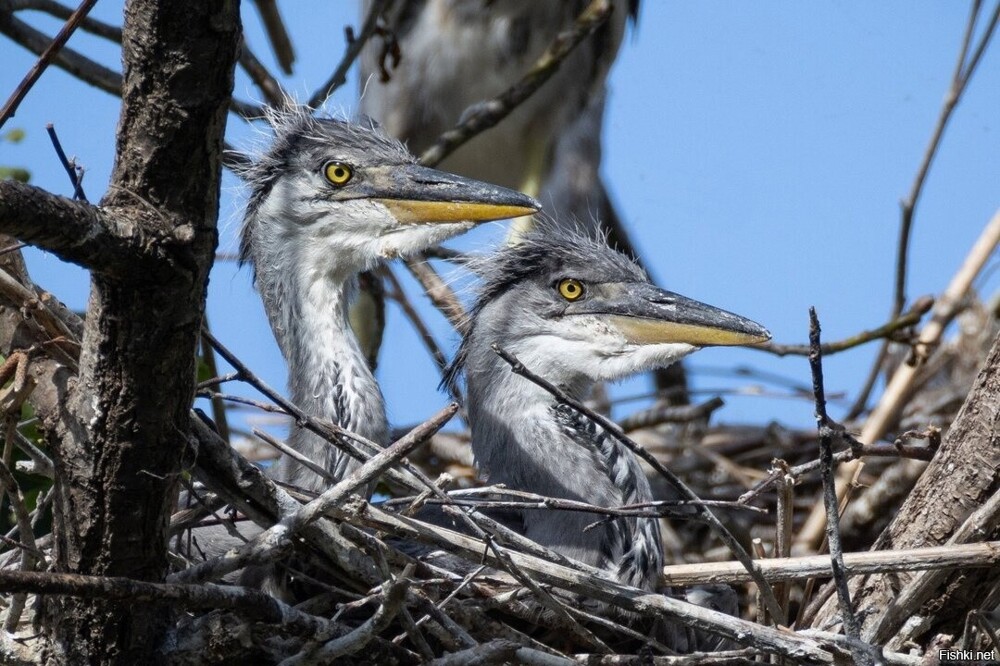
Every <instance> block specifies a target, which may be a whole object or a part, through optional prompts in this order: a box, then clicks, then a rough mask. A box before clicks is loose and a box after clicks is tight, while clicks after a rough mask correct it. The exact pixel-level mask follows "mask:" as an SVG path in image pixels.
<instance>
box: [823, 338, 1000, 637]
mask: <svg viewBox="0 0 1000 666" xmlns="http://www.w3.org/2000/svg"><path fill="white" fill-rule="evenodd" d="M998 470H1000V337H998V338H997V339H996V340H995V341H994V343H993V347H992V349H991V350H990V354H989V357H988V358H987V359H986V363H985V364H984V365H983V368H982V369H981V370H980V372H979V375H978V377H977V378H976V382H975V384H974V385H973V387H972V391H971V392H970V393H969V396H968V397H967V398H966V400H965V403H964V405H963V406H962V409H961V411H960V412H959V414H958V417H957V418H956V419H955V421H954V423H953V424H952V426H951V428H950V429H949V430H948V433H947V435H946V436H945V439H944V441H943V442H942V444H941V448H940V449H939V450H938V452H937V454H936V455H935V456H934V459H933V460H932V461H931V463H930V464H929V465H928V467H927V469H926V470H925V471H924V473H923V475H922V476H921V477H920V480H919V481H918V482H917V485H916V486H915V487H914V489H913V491H912V492H911V493H910V494H909V496H908V497H907V499H906V501H905V502H904V504H903V506H902V508H901V509H900V510H899V512H898V513H897V514H896V516H895V518H894V519H893V521H892V522H891V523H890V524H889V526H888V527H887V528H886V530H885V531H884V532H883V533H882V534H881V536H880V537H879V538H878V540H877V541H876V543H875V545H874V546H873V547H872V550H900V549H904V548H922V547H928V546H939V545H944V544H946V543H949V542H951V543H963V542H971V541H977V542H978V541H988V540H991V539H996V538H997V536H998V535H1000V520H998V515H997V514H998V509H997V507H995V506H994V505H995V504H1000V502H997V497H995V494H996V492H997V489H998V486H1000V476H998ZM998 582H1000V571H998V570H997V569H995V568H994V569H989V570H981V569H979V570H977V569H971V570H970V569H966V570H959V571H956V572H953V573H949V572H948V571H942V572H927V573H920V574H905V573H897V574H892V575H888V574H882V575H874V576H870V577H866V578H859V579H855V581H852V585H851V590H852V595H851V596H852V600H853V601H854V606H855V608H856V609H857V612H858V616H859V617H860V618H863V620H864V622H863V627H862V638H864V639H865V640H868V641H869V642H872V643H874V644H876V645H885V644H886V643H887V642H889V641H890V640H891V639H892V637H893V636H895V635H896V634H897V632H899V631H900V629H901V628H902V626H903V623H904V622H905V621H906V620H907V619H908V618H909V617H910V616H911V615H915V614H916V615H921V616H924V617H925V618H927V623H926V625H925V626H924V628H923V629H922V630H921V633H927V632H928V631H932V632H934V631H937V632H945V633H951V634H955V633H959V632H960V631H961V627H962V623H963V622H964V616H965V614H966V613H967V612H968V611H969V610H971V609H974V608H979V607H980V606H982V604H983V603H984V602H985V600H986V598H987V595H988V594H989V593H990V592H991V590H992V588H993V587H994V586H995V585H996V584H997V583H998ZM834 617H836V608H835V604H834V602H833V601H832V600H831V601H828V602H827V603H826V605H825V606H824V607H823V609H822V610H821V611H820V612H819V613H818V614H817V617H816V619H815V620H814V621H813V623H812V626H814V627H820V626H823V625H824V624H826V623H827V622H828V621H829V620H830V619H832V618H834Z"/></svg>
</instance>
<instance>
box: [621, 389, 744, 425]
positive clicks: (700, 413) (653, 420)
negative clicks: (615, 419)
mask: <svg viewBox="0 0 1000 666" xmlns="http://www.w3.org/2000/svg"><path fill="white" fill-rule="evenodd" d="M724 404H726V403H725V402H724V401H723V400H722V398H720V397H719V396H713V397H711V398H710V399H708V400H706V401H705V402H703V403H701V404H699V405H655V406H653V407H650V408H649V409H647V410H644V411H641V412H637V413H635V414H631V415H629V416H627V417H626V418H624V419H622V420H621V422H619V424H618V426H619V427H620V428H621V429H622V430H623V431H625V432H632V431H633V430H639V429H641V428H649V427H652V426H657V425H660V424H661V423H691V422H692V421H701V420H707V419H708V417H709V416H711V415H712V412H714V411H715V410H717V409H719V408H720V407H722V406H723V405H724Z"/></svg>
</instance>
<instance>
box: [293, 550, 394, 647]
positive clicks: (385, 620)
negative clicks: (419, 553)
mask: <svg viewBox="0 0 1000 666" xmlns="http://www.w3.org/2000/svg"><path fill="white" fill-rule="evenodd" d="M412 574H413V565H412V564H408V565H406V568H405V569H403V571H402V572H401V573H400V574H399V576H397V577H396V578H395V579H394V580H390V581H386V582H385V583H384V584H383V586H382V595H381V596H382V603H381V604H379V607H378V608H377V609H376V610H375V612H374V613H373V614H372V616H371V617H370V618H368V619H367V620H365V622H364V623H363V624H362V625H361V626H360V627H358V628H357V629H354V630H352V631H351V632H350V633H348V634H346V635H344V636H340V637H338V638H334V639H333V640H330V641H329V642H327V643H326V644H325V645H321V646H319V648H318V649H314V650H303V651H302V652H300V653H298V654H297V655H295V656H292V657H289V658H288V659H285V660H283V661H281V662H280V663H279V665H278V666H302V665H303V664H316V663H324V664H325V663H330V664H332V663H334V660H335V659H336V658H337V657H343V656H346V655H350V654H354V653H356V652H357V651H358V650H360V649H362V648H363V647H364V646H365V645H367V644H368V643H369V641H371V639H372V638H374V637H375V636H377V635H378V634H380V633H381V632H382V631H383V630H385V628H386V627H388V626H389V623H390V622H392V620H393V618H394V617H396V614H397V613H399V611H400V609H401V608H403V601H404V600H405V599H406V590H407V588H408V587H409V584H410V581H409V577H410V576H411V575H412Z"/></svg>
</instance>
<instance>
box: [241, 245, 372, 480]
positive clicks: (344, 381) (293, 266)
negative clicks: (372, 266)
mask: <svg viewBox="0 0 1000 666" xmlns="http://www.w3.org/2000/svg"><path fill="white" fill-rule="evenodd" d="M257 248H258V249H259V252H260V254H261V255H262V256H255V257H254V259H255V261H254V263H255V265H256V267H257V288H258V290H259V291H260V294H261V297H262V299H263V300H264V306H265V310H266V311H267V314H268V319H269V320H270V323H271V329H272V330H273V331H274V336H275V338H276V339H277V341H278V346H279V347H280V348H281V352H282V354H283V355H284V357H285V361H286V362H287V364H288V372H289V378H288V385H289V390H290V393H291V398H292V401H293V402H294V403H295V404H296V405H297V406H298V407H299V408H301V409H302V410H303V411H305V412H306V413H307V414H309V415H310V416H315V417H317V418H321V419H325V420H328V421H332V422H334V423H336V424H337V425H339V426H341V427H343V428H345V429H347V430H351V431H352V432H355V433H357V434H359V435H362V436H363V437H366V438H368V439H370V440H373V441H374V442H375V443H377V444H380V445H385V444H386V441H387V439H388V425H387V423H386V416H385V406H384V401H383V399H382V393H381V391H380V390H379V387H378V383H377V382H376V381H375V377H374V376H373V375H372V372H371V370H370V369H369V367H368V363H367V361H366V359H365V357H364V354H363V353H362V352H361V349H360V347H359V345H358V341H357V339H356V337H355V335H354V332H353V331H352V330H351V327H350V323H349V320H348V308H349V306H350V302H351V299H352V296H353V294H354V292H355V290H356V278H355V273H354V272H348V271H344V270H340V269H339V267H338V266H337V265H336V258H335V257H330V258H329V260H330V261H329V262H328V263H327V264H326V265H324V266H322V267H317V266H315V263H314V262H312V263H311V262H310V258H311V257H312V256H314V255H312V253H310V252H309V251H307V250H306V249H304V248H303V251H301V252H294V251H293V252H288V251H286V252H282V253H277V252H271V251H269V248H268V246H267V245H264V244H262V245H258V246H257ZM295 255H299V256H295ZM289 445H290V446H292V447H293V448H294V449H296V450H297V451H299V452H300V453H302V454H303V455H305V456H306V457H308V458H310V459H311V460H313V461H314V462H316V463H318V464H320V465H321V466H323V467H324V468H325V469H326V470H327V471H329V472H330V473H331V474H332V475H333V477H334V478H335V479H337V480H339V479H342V478H343V477H344V476H345V475H346V474H348V473H350V471H352V470H353V469H355V468H356V467H358V466H359V465H360V463H358V462H357V461H356V460H354V459H352V458H350V457H349V456H347V455H346V454H344V453H342V452H341V451H340V450H339V449H337V448H336V447H334V446H333V445H332V444H329V443H327V442H326V441H324V440H323V439H322V438H320V437H318V436H316V435H313V434H312V433H309V432H308V431H305V430H303V429H301V428H298V427H293V429H292V433H291V437H290V439H289ZM277 476H278V478H280V479H281V480H283V481H288V482H290V483H294V484H296V485H299V486H302V487H305V488H307V489H310V490H315V491H320V490H323V489H325V488H326V487H327V486H328V485H329V484H328V482H326V481H324V480H323V479H322V478H321V477H320V476H319V475H317V474H315V473H313V472H311V471H309V470H308V469H306V468H305V467H303V466H302V465H300V464H299V463H297V462H295V461H293V460H291V459H290V458H289V457H288V456H283V457H282V459H281V461H280V462H279V464H278V468H277Z"/></svg>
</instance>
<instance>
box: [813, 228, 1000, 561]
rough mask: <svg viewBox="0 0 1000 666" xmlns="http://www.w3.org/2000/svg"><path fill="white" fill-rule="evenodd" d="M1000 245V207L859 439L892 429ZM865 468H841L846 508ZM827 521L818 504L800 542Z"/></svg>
mask: <svg viewBox="0 0 1000 666" xmlns="http://www.w3.org/2000/svg"><path fill="white" fill-rule="evenodd" d="M998 244H1000V209H997V211H996V212H995V213H994V214H993V217H992V218H991V219H990V221H989V222H987V224H986V227H985V228H984V229H983V231H982V233H981V234H980V235H979V238H978V239H976V242H975V243H974V244H973V246H972V249H970V250H969V254H968V256H966V258H965V261H964V262H962V265H961V266H960V267H959V269H958V271H957V272H956V273H955V275H954V277H952V279H951V282H949V283H948V286H947V288H946V289H945V290H944V292H943V293H942V294H941V295H940V296H939V297H938V298H937V299H936V300H935V302H934V308H933V310H932V315H931V319H930V321H928V322H927V324H925V325H924V327H923V329H921V331H920V334H919V335H918V336H917V341H916V344H915V345H914V351H915V358H914V362H913V363H912V364H911V363H904V364H902V365H901V366H900V367H899V368H898V369H897V370H896V372H895V374H893V376H892V379H891V380H889V385H888V386H886V388H885V392H884V393H883V394H882V397H881V399H880V400H879V403H878V405H876V406H875V409H874V410H872V413H871V414H870V415H869V417H868V420H867V421H865V425H864V427H863V428H862V430H861V435H860V437H859V439H860V440H861V441H862V442H874V441H876V440H878V439H879V438H880V437H882V436H883V435H885V433H886V431H888V429H889V427H890V426H891V425H892V423H893V421H894V420H895V419H896V417H897V416H898V414H899V412H900V410H901V409H902V407H903V404H904V403H905V402H906V398H907V397H908V396H909V394H910V391H911V389H912V387H913V382H914V380H915V379H916V377H917V373H918V371H919V370H920V368H921V367H922V366H923V363H924V362H925V361H926V360H927V357H928V355H929V353H930V350H931V349H933V348H934V347H935V346H936V345H937V344H938V343H939V342H940V340H941V337H942V336H943V334H944V330H945V328H947V326H948V324H949V323H950V322H951V321H952V320H953V319H954V318H955V316H956V315H957V314H958V313H959V311H960V309H961V304H962V301H963V300H964V298H965V295H966V294H967V293H968V291H969V289H970V287H971V286H972V283H973V281H974V280H975V278H976V276H977V275H979V273H980V271H982V269H983V266H985V265H986V262H987V261H988V260H989V258H990V256H991V255H992V254H993V251H994V250H995V249H996V247H997V245H998ZM863 469H864V460H857V461H854V462H852V463H851V464H849V465H845V466H843V467H841V468H840V470H838V473H837V497H838V498H841V507H842V508H843V507H844V506H846V502H848V501H849V499H850V492H851V490H850V489H851V488H852V487H853V486H854V485H855V484H856V483H857V480H858V478H859V477H860V475H861V472H862V470H863ZM825 522H826V516H825V512H824V511H823V508H822V507H819V506H817V507H815V508H814V509H813V511H812V513H811V514H810V515H809V517H808V518H807V519H806V522H805V524H804V525H803V526H802V528H801V529H800V530H799V533H798V536H797V538H796V542H797V543H799V544H801V545H803V546H805V547H806V548H809V549H811V550H816V549H817V548H818V547H819V545H820V542H821V541H822V538H823V532H824V525H825Z"/></svg>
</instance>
